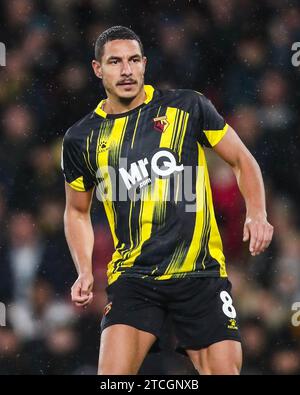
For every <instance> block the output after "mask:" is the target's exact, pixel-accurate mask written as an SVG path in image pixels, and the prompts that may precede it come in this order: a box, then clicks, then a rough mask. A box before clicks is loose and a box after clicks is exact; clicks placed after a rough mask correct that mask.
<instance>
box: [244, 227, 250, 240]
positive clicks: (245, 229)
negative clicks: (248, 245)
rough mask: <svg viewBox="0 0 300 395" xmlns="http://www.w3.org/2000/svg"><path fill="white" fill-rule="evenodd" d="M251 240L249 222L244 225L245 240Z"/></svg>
mask: <svg viewBox="0 0 300 395" xmlns="http://www.w3.org/2000/svg"><path fill="white" fill-rule="evenodd" d="M247 240H249V227H248V224H245V225H244V233H243V241H247Z"/></svg>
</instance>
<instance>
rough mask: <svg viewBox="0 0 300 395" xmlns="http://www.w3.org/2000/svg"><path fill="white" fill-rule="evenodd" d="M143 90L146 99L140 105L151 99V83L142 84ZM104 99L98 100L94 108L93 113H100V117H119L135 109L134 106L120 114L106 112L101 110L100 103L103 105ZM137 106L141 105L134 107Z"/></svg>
mask: <svg viewBox="0 0 300 395" xmlns="http://www.w3.org/2000/svg"><path fill="white" fill-rule="evenodd" d="M144 91H145V93H146V99H145V101H144V103H143V104H142V106H143V105H145V104H148V103H149V102H150V101H151V100H152V98H153V93H154V88H153V86H152V85H144ZM105 100H106V99H103V100H101V102H100V103H99V104H98V106H97V107H96V108H95V113H96V114H97V115H100V117H103V118H107V117H120V116H126V114H128V112H131V111H134V110H135V108H133V109H132V110H130V111H128V112H124V113H122V114H107V113H106V112H105V111H103V110H102V105H103V103H104V101H105ZM139 107H141V106H138V107H136V108H139Z"/></svg>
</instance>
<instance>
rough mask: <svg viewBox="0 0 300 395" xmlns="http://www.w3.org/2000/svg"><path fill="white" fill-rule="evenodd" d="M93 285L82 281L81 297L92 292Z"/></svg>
mask: <svg viewBox="0 0 300 395" xmlns="http://www.w3.org/2000/svg"><path fill="white" fill-rule="evenodd" d="M92 287H93V284H92V283H91V282H90V281H84V282H83V283H82V286H81V295H88V294H89V293H90V292H91V290H92Z"/></svg>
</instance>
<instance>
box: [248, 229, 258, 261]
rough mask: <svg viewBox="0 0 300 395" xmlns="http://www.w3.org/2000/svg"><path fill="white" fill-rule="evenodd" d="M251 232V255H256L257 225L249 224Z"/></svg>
mask: <svg viewBox="0 0 300 395" xmlns="http://www.w3.org/2000/svg"><path fill="white" fill-rule="evenodd" d="M249 232H250V244H249V251H250V252H251V255H254V246H255V244H256V240H257V227H256V226H255V225H252V226H249Z"/></svg>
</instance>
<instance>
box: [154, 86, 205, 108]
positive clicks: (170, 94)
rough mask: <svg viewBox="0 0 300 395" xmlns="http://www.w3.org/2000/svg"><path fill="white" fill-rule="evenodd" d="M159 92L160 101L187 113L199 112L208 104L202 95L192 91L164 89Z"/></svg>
mask: <svg viewBox="0 0 300 395" xmlns="http://www.w3.org/2000/svg"><path fill="white" fill-rule="evenodd" d="M159 92H160V96H161V98H162V100H163V101H164V102H166V103H167V104H168V105H171V106H174V107H177V108H181V109H182V110H184V111H187V112H191V111H192V112H194V111H195V110H196V112H197V110H198V111H199V110H200V111H201V110H202V109H203V107H205V106H206V105H207V103H208V102H209V100H208V99H207V98H206V97H205V96H204V95H203V94H202V93H200V92H197V91H195V90H192V89H165V90H160V91H159Z"/></svg>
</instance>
